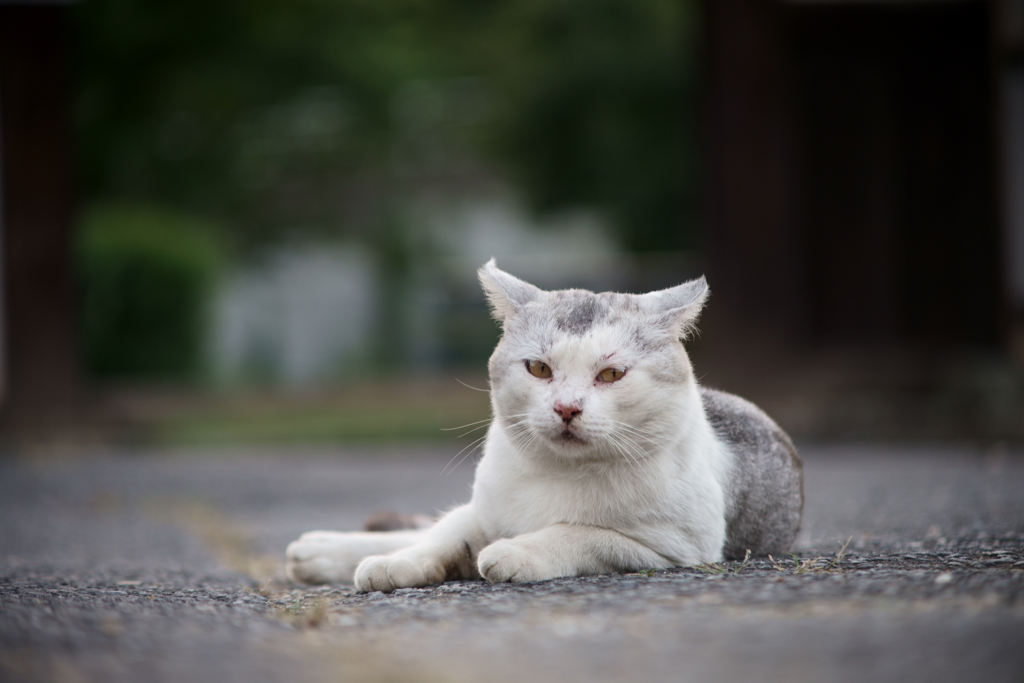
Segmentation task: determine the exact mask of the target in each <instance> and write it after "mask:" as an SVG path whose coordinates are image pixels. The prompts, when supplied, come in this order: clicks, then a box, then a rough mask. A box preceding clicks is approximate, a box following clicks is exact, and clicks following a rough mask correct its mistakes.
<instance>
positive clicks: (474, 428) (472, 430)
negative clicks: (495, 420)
mask: <svg viewBox="0 0 1024 683" xmlns="http://www.w3.org/2000/svg"><path fill="white" fill-rule="evenodd" d="M490 426H491V423H490V422H488V423H487V424H482V425H480V426H479V427H473V428H472V429H470V430H469V431H465V432H463V433H462V434H459V435H458V436H457V437H455V438H456V439H461V438H462V437H464V436H466V435H468V434H472V433H473V432H476V431H479V430H481V429H485V428H486V427H490Z"/></svg>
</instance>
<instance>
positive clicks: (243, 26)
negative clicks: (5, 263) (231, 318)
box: [74, 0, 697, 250]
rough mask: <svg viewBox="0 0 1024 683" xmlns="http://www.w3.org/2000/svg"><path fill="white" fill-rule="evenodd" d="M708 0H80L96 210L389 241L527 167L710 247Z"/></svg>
mask: <svg viewBox="0 0 1024 683" xmlns="http://www.w3.org/2000/svg"><path fill="white" fill-rule="evenodd" d="M695 8H696V2H695V1H694V0H547V1H545V2H537V1H536V0H488V1H487V2H479V1H477V2H469V1H468V0H434V1H432V2H419V1H418V0H378V1H374V2H368V1H367V0H288V1H283V0H255V1H253V0H175V1H174V2H170V1H167V0H162V1H161V0H90V1H89V2H83V3H78V4H77V5H76V6H75V8H74V12H75V16H76V18H77V22H78V29H79V34H80V41H79V48H78V56H77V59H76V66H77V69H78V76H79V78H78V83H79V91H78V97H77V110H76V113H77V122H78V139H79V142H80V149H79V159H80V160H81V172H80V177H81V178H82V181H83V191H84V192H85V194H86V198H87V199H88V200H89V201H110V200H130V201H135V200H138V199H139V198H142V199H144V200H145V201H148V202H152V203H155V204H159V205H162V206H176V207H180V208H182V209H184V210H187V211H189V212H190V213H194V214H196V215H203V216H210V217H213V218H216V219H217V220H218V221H220V222H222V223H224V224H225V225H226V226H229V228H230V230H231V233H232V234H231V237H232V241H233V242H234V243H235V244H236V245H238V246H239V247H241V248H242V249H243V250H245V249H248V248H254V247H255V248H258V247H261V246H262V245H264V244H266V243H268V242H270V243H273V242H275V241H280V240H283V239H287V238H289V237H294V236H300V237H301V236H308V237H311V238H314V239H320V238H324V237H327V238H332V237H345V238H356V239H358V240H366V241H370V242H372V241H373V239H374V238H373V233H374V232H375V231H377V230H378V229H379V227H380V225H381V223H382V222H384V221H385V220H386V214H387V212H388V211H389V210H390V207H393V206H395V204H396V203H398V204H401V203H402V202H403V200H404V199H406V198H409V197H411V196H418V194H422V193H423V192H424V191H437V190H439V188H440V190H441V191H451V190H453V188H454V189H455V191H464V192H465V191H469V192H473V191H479V189H480V187H481V183H485V182H486V181H488V180H490V179H493V178H494V177H495V176H497V177H498V178H500V179H501V180H506V181H507V180H511V181H512V182H513V183H514V184H515V185H516V188H517V190H519V191H520V192H522V193H523V194H525V195H526V198H527V199H528V200H529V203H530V204H531V205H532V206H533V207H534V208H535V209H537V210H538V211H541V212H557V211H562V210H565V209H572V208H576V207H585V208H591V209H597V210H600V211H603V212H605V213H606V214H607V215H608V216H609V218H610V219H611V222H612V223H613V227H614V228H615V229H616V230H617V232H618V236H619V238H620V242H621V243H622V244H623V245H625V246H626V247H627V248H630V249H633V250H671V249H682V248H690V247H692V246H693V240H694V230H693V227H692V226H693V220H692V218H693V204H694V202H693V196H694V188H695V183H694V173H693V169H694V168H695V163H694V145H693V144H692V138H693V123H694V121H693V119H694V117H693V113H694V111H695V107H694V101H695V92H696V87H695V72H696V69H695V63H694V58H693V55H694V52H695V50H694V47H695V27H696V23H697V22H696V17H695Z"/></svg>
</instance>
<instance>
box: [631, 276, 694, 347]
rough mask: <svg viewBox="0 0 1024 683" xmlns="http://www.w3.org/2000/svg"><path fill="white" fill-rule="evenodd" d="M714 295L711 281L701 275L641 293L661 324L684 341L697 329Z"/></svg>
mask: <svg viewBox="0 0 1024 683" xmlns="http://www.w3.org/2000/svg"><path fill="white" fill-rule="evenodd" d="M710 293H711V290H709V289H708V283H707V280H705V279H704V277H703V276H701V277H699V278H697V279H696V280H690V281H689V282H684V283H683V284H681V285H676V286H675V287H669V288H668V289H662V290H660V291H657V292H650V293H648V294H640V295H639V296H638V297H637V298H638V299H639V300H640V305H641V306H643V307H644V308H645V309H646V310H647V311H648V312H650V313H651V314H653V316H654V318H655V320H656V321H657V323H658V324H659V325H662V326H665V327H668V328H669V329H671V330H672V331H673V332H674V333H675V335H676V336H677V337H679V338H680V339H683V338H686V337H688V336H690V333H691V332H692V331H693V330H694V329H695V328H696V325H697V317H698V316H699V315H700V312H701V309H702V308H704V302H705V301H707V298H708V294H710Z"/></svg>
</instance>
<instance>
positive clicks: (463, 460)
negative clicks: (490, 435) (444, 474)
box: [448, 435, 487, 475]
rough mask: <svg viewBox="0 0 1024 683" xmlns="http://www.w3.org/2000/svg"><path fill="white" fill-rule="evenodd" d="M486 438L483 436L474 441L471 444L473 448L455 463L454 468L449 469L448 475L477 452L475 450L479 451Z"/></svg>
mask: <svg viewBox="0 0 1024 683" xmlns="http://www.w3.org/2000/svg"><path fill="white" fill-rule="evenodd" d="M486 438H487V436H486V435H484V436H483V437H481V438H479V439H477V440H476V441H474V442H473V444H471V445H472V446H473V448H471V449H470V450H469V451H468V452H467V453H466V454H465V455H464V456H462V459H461V460H459V461H458V462H457V463H455V467H453V468H452V469H451V471H449V472H448V474H449V475H451V473H452V472H454V471H455V470H457V469H458V468H459V465H461V464H462V463H463V462H465V461H466V459H467V458H469V456H471V455H473V453H475V452H476V451H477V449H479V447H480V446H481V445H482V444H483V441H484V440H485V439H486ZM463 450H465V449H463ZM460 452H461V451H460Z"/></svg>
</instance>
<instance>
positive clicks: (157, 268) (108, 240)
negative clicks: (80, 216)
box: [75, 206, 222, 379]
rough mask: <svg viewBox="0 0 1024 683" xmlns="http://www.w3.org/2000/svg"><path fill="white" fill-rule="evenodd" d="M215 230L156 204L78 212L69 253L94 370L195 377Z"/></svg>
mask: <svg viewBox="0 0 1024 683" xmlns="http://www.w3.org/2000/svg"><path fill="white" fill-rule="evenodd" d="M215 234H216V231H215V228H214V226H213V225H211V224H210V223H208V222H206V221H203V220H198V219H195V218H192V217H189V216H184V215H180V214H177V213H172V212H169V211H165V210H161V209H156V208H150V207H127V206H102V207H96V208H93V209H91V210H90V211H88V212H86V214H85V216H84V220H83V222H82V225H81V229H80V231H79V233H78V240H77V244H76V253H75V257H76V261H77V269H78V274H79V279H80V287H81V293H82V297H83V302H82V308H81V316H82V318H81V327H82V341H83V351H84V355H85V361H86V364H87V366H88V368H89V369H90V371H91V372H92V373H93V374H94V375H95V376H99V377H105V378H115V377H144V378H163V379H185V378H191V377H195V376H197V373H198V372H199V371H200V370H201V366H202V351H203V344H204V341H205V339H204V328H205V322H206V305H207V301H208V292H209V288H210V286H211V284H212V282H213V279H214V277H215V276H216V275H217V273H218V271H219V270H220V268H221V263H222V256H221V252H220V249H219V248H218V242H217V240H216V238H215Z"/></svg>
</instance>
